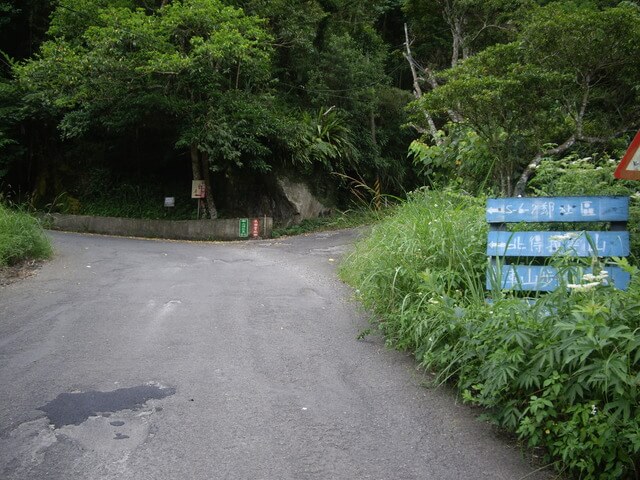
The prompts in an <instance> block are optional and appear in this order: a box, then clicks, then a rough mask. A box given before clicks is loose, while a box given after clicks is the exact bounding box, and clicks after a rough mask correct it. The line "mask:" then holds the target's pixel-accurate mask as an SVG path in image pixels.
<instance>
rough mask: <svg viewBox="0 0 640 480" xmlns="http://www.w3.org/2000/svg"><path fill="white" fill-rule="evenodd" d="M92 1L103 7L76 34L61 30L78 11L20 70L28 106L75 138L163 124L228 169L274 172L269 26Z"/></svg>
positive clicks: (239, 16) (199, 0)
mask: <svg viewBox="0 0 640 480" xmlns="http://www.w3.org/2000/svg"><path fill="white" fill-rule="evenodd" d="M83 1H84V3H83V4H87V5H89V4H91V5H93V7H94V8H96V7H97V8H96V9H95V11H94V12H92V14H91V15H90V16H89V17H86V16H84V15H80V18H81V19H82V22H83V23H82V24H81V25H80V26H79V27H75V26H74V27H73V29H72V30H73V31H72V32H71V33H69V32H67V31H66V30H60V28H62V27H61V26H65V27H69V25H70V24H69V21H70V20H69V19H67V20H68V21H67V20H65V19H66V18H67V17H68V16H69V15H71V14H75V12H71V14H70V13H69V12H65V13H64V14H62V13H60V15H62V17H61V18H62V20H60V22H59V23H57V21H54V23H53V25H52V30H51V34H52V35H53V36H54V38H53V39H52V40H50V41H48V42H46V43H45V44H44V45H43V46H42V49H41V52H40V54H39V56H38V57H37V58H36V59H33V60H31V61H29V62H27V63H25V64H23V65H21V66H20V67H18V68H17V69H16V73H17V76H18V79H19V82H20V84H21V85H22V86H24V88H25V89H26V90H27V92H28V94H27V97H26V98H27V100H28V101H29V102H30V103H32V104H34V105H36V106H38V107H39V108H50V109H53V111H54V113H57V114H58V115H61V120H60V123H59V128H60V130H61V131H62V133H63V135H64V136H65V137H66V138H76V137H80V136H84V135H87V134H88V133H89V132H91V131H92V130H93V129H97V128H106V129H107V131H111V132H122V131H124V130H126V129H129V128H132V127H137V126H139V125H140V124H144V123H146V122H149V123H152V122H153V121H154V120H153V117H158V116H159V117H160V118H164V119H166V120H167V121H169V122H175V121H176V119H178V125H177V126H176V130H178V132H179V137H178V138H177V141H176V144H177V145H178V146H181V147H183V146H185V145H193V144H195V145H197V147H198V149H199V150H200V151H201V152H206V153H208V154H209V159H210V161H211V162H212V164H213V166H215V167H216V168H218V169H224V168H227V167H231V166H234V165H238V164H239V163H242V162H241V161H240V160H239V158H240V157H241V156H243V155H245V157H244V160H247V161H249V160H252V159H255V162H256V163H255V166H256V168H259V169H264V168H265V166H264V162H265V160H264V157H265V155H266V153H268V152H269V150H268V148H267V147H266V145H265V144H264V142H263V141H262V138H263V136H265V129H264V125H265V123H266V122H265V121H263V120H262V119H263V118H264V117H266V118H268V116H266V115H265V113H268V112H269V108H268V104H267V103H265V102H268V100H269V97H268V96H265V95H264V94H265V93H266V85H267V82H268V80H269V78H270V57H271V47H270V45H269V42H270V40H271V39H270V37H269V35H268V34H267V33H266V31H265V29H264V28H263V22H262V20H260V19H258V18H256V17H249V16H246V15H244V13H243V12H242V11H241V10H239V9H235V8H232V7H228V6H225V5H224V4H222V3H221V2H219V1H204V0H185V1H184V2H180V1H175V2H171V3H170V4H168V5H167V6H165V7H164V8H162V9H160V10H158V11H156V12H153V13H152V14H148V13H147V12H145V11H144V10H140V9H139V10H134V9H132V8H131V7H127V6H126V5H125V3H126V2H124V3H123V5H104V6H102V7H101V6H100V5H96V2H93V1H89V0H83ZM107 4H109V2H107ZM59 10H64V8H60V9H58V10H56V15H54V20H55V19H56V18H57V15H58V11H59ZM81 10H82V9H81ZM81 10H79V11H81ZM72 17H73V18H76V17H75V16H73V15H72ZM156 121H157V120H156Z"/></svg>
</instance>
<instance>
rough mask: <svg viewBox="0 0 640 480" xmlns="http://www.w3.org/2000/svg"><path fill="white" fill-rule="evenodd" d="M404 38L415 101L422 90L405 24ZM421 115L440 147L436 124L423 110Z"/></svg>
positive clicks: (405, 54) (422, 109)
mask: <svg viewBox="0 0 640 480" xmlns="http://www.w3.org/2000/svg"><path fill="white" fill-rule="evenodd" d="M404 37H405V47H406V51H405V53H404V57H405V58H406V59H407V62H409V67H410V68H411V75H412V77H413V95H414V97H416V99H420V98H421V97H422V88H420V80H419V78H418V72H417V71H416V67H415V61H414V59H413V55H412V54H411V42H410V41H409V29H408V28H407V24H406V23H405V24H404ZM420 110H421V111H422V114H423V115H424V117H425V120H426V121H427V125H428V126H429V134H430V135H431V138H433V141H434V142H436V145H440V144H441V143H442V139H441V138H440V137H439V135H438V129H437V128H436V124H435V122H434V121H433V117H432V116H431V114H430V113H429V112H428V111H426V110H425V109H424V108H421V109H420Z"/></svg>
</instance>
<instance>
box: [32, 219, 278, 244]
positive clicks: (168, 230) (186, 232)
mask: <svg viewBox="0 0 640 480" xmlns="http://www.w3.org/2000/svg"><path fill="white" fill-rule="evenodd" d="M254 220H256V219H251V218H250V219H249V222H248V223H249V225H248V227H249V228H248V234H249V236H248V237H244V238H245V239H246V238H249V239H250V238H255V237H253V235H252V234H253V233H255V228H254V225H253V221H254ZM257 220H258V228H257V230H258V236H259V237H262V238H269V237H271V231H272V230H273V219H272V218H271V217H261V218H258V219H257ZM44 221H45V225H46V226H47V228H51V229H53V230H65V231H71V232H87V233H100V234H104V235H120V236H126V237H148V238H170V239H181V240H239V239H243V238H242V237H240V219H237V218H235V219H221V220H143V219H137V218H116V217H90V216H86V215H62V214H57V213H54V214H51V215H47V216H46V217H45V219H44Z"/></svg>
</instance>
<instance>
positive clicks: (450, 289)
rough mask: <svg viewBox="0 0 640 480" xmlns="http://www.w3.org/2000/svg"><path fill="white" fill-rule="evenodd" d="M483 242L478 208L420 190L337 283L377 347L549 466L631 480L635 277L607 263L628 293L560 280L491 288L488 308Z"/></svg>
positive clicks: (639, 446)
mask: <svg viewBox="0 0 640 480" xmlns="http://www.w3.org/2000/svg"><path fill="white" fill-rule="evenodd" d="M485 240H486V237H485V226H484V215H483V208H482V202H481V201H478V200H474V199H472V198H469V197H465V196H462V195H459V194H455V193H451V192H428V191H421V192H417V193H415V194H413V195H412V196H411V197H410V199H409V201H408V202H407V203H406V204H405V205H403V206H401V207H399V208H398V210H397V212H396V215H395V216H393V217H390V218H388V219H386V220H384V221H383V222H382V223H380V224H379V225H377V226H376V227H375V228H374V230H373V232H372V234H371V236H370V237H369V238H367V239H365V240H363V241H362V242H361V243H360V244H358V245H357V246H356V249H355V251H354V253H353V254H352V255H351V256H350V257H348V258H347V259H346V261H345V263H344V264H343V265H342V266H341V275H342V277H343V278H344V279H345V280H346V281H348V282H349V283H350V284H351V285H353V286H354V287H355V288H356V289H357V290H356V293H357V296H358V297H359V298H360V299H361V300H362V302H363V303H364V305H365V306H367V307H368V308H370V309H371V310H372V311H373V312H374V313H375V317H374V321H375V324H376V325H377V326H378V327H379V328H380V330H381V331H382V332H383V333H384V334H385V335H386V339H387V344H388V345H390V346H393V347H395V348H398V349H401V350H409V351H412V352H413V353H414V354H415V356H416V358H417V360H418V361H419V362H420V364H421V365H422V366H423V367H424V368H427V369H430V370H433V371H435V372H436V373H437V381H439V382H445V381H450V382H452V383H454V384H455V385H456V387H457V389H458V390H459V392H460V394H461V396H462V398H463V400H464V401H466V402H468V403H471V404H474V405H478V406H481V407H484V408H485V409H486V411H487V416H488V417H489V418H491V419H492V420H493V421H495V422H496V423H497V424H499V425H500V426H502V427H505V428H507V429H509V430H511V431H513V432H515V433H517V435H518V436H519V437H520V438H521V439H522V440H523V441H525V442H526V443H527V444H528V445H530V446H532V447H540V448H542V449H543V450H544V452H545V455H546V457H547V460H548V461H549V462H551V463H553V464H554V465H555V467H556V468H557V469H558V470H560V471H565V472H570V473H572V474H575V475H576V477H577V478H582V479H592V480H594V479H618V478H633V475H634V472H637V470H638V468H639V461H640V433H639V432H640V396H639V394H638V386H639V381H640V335H639V333H640V316H639V315H638V311H640V274H639V272H638V269H637V268H636V267H634V266H631V265H630V264H629V263H628V262H626V261H624V260H618V265H619V266H621V267H622V268H624V269H626V270H627V271H629V272H630V273H631V276H632V282H631V285H630V287H629V289H628V290H627V291H619V290H615V289H613V287H610V286H605V285H598V286H594V285H591V286H590V287H582V286H579V287H575V288H573V289H572V288H569V287H570V285H568V284H565V285H564V286H563V287H562V288H559V289H557V290H556V291H555V292H552V293H550V294H547V295H544V296H541V297H540V298H538V299H537V301H536V302H532V303H528V302H526V301H524V300H523V299H522V298H518V297H517V296H515V295H514V294H511V293H510V292H498V293H497V294H496V295H495V296H494V299H493V301H492V302H490V303H489V302H486V301H485V298H484V291H483V287H484V271H485V267H486V259H485V256H484V255H485V253H484V252H485V250H484V248H485ZM555 261H556V262H557V263H559V265H558V267H559V268H562V267H563V266H564V265H562V264H560V263H562V262H563V260H562V258H558V259H556V260H555ZM590 261H592V260H591V259H587V260H585V262H590ZM605 269H606V266H605ZM596 271H597V268H596Z"/></svg>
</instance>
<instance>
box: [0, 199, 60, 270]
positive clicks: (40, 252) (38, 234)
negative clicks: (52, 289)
mask: <svg viewBox="0 0 640 480" xmlns="http://www.w3.org/2000/svg"><path fill="white" fill-rule="evenodd" d="M50 255H51V245H50V243H49V240H48V239H47V237H46V236H45V235H44V232H43V231H42V227H41V226H40V224H39V223H38V221H37V220H36V219H35V218H33V217H32V216H30V215H28V214H27V213H24V212H19V211H14V210H10V209H9V208H7V207H5V206H4V205H2V204H0V267H3V266H7V265H12V264H14V263H17V262H19V261H21V260H25V259H36V258H47V257H49V256H50Z"/></svg>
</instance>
